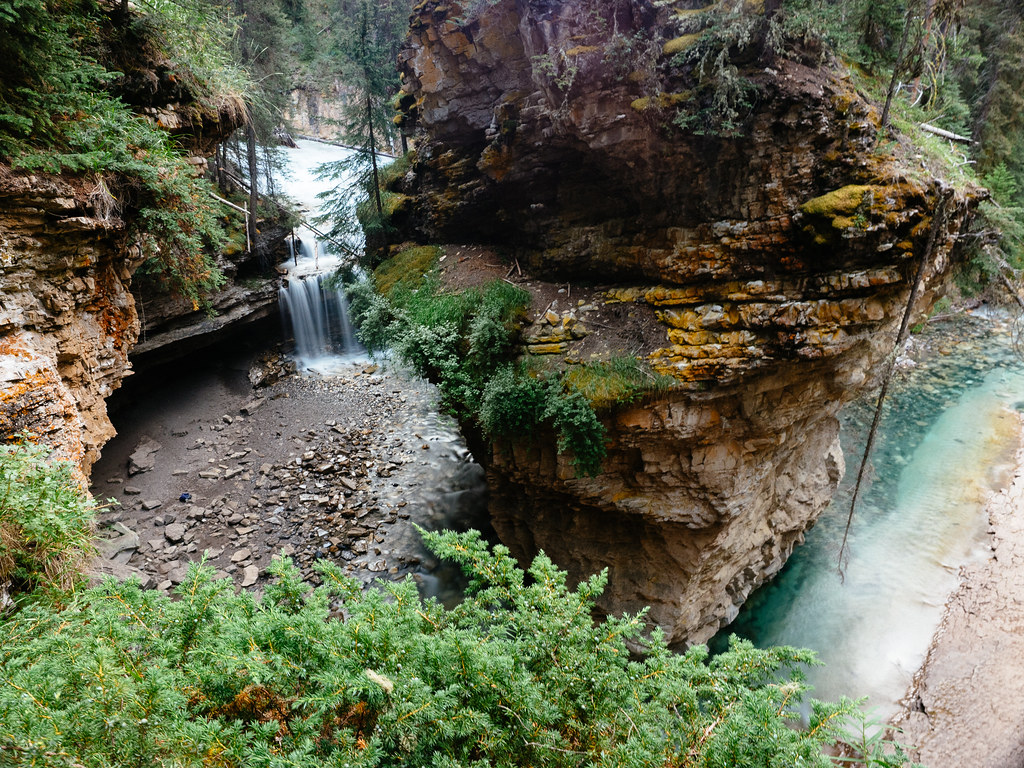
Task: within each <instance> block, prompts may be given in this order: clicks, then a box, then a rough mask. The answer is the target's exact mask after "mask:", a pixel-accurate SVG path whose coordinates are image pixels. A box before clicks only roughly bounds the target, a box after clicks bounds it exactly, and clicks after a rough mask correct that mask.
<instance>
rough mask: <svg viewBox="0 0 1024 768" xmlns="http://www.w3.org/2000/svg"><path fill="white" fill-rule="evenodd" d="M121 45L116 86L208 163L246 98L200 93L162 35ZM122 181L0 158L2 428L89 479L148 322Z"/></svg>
mask: <svg viewBox="0 0 1024 768" xmlns="http://www.w3.org/2000/svg"><path fill="white" fill-rule="evenodd" d="M139 29H142V27H139V28H136V27H135V26H133V25H127V26H126V27H125V28H124V29H122V28H121V27H117V29H115V30H113V31H111V30H107V31H106V32H105V34H108V35H115V37H116V34H122V33H123V34H125V35H128V36H129V38H131V36H132V35H136V34H137V33H139V32H138V30H139ZM126 30H127V31H126ZM139 34H141V33H139ZM106 42H108V43H111V45H113V43H112V42H111V41H110V40H108V41H106ZM121 44H122V46H123V47H121V48H117V47H112V48H110V49H109V50H108V51H107V53H109V54H110V56H111V57H112V58H113V61H112V62H108V63H112V64H113V65H120V66H119V68H120V71H122V72H124V73H125V74H124V76H123V77H122V78H121V80H120V81H119V82H118V83H117V84H116V86H117V87H118V89H119V96H121V97H122V98H123V100H124V101H125V102H126V103H128V104H131V105H132V106H133V107H134V108H136V109H137V110H138V111H139V112H140V113H142V114H145V115H148V116H149V117H150V118H151V119H152V120H153V121H154V122H155V123H156V124H157V125H159V126H161V127H162V128H164V129H165V130H167V131H168V132H169V133H171V134H172V135H173V136H174V137H175V139H176V141H177V142H179V143H180V145H182V146H184V147H186V148H187V149H189V150H191V151H192V152H193V153H194V154H193V155H192V156H191V157H190V162H191V164H192V165H194V166H195V167H196V168H197V172H199V170H198V169H201V168H203V167H204V166H205V162H206V161H205V159H204V158H203V157H202V154H203V153H204V152H206V151H208V150H210V149H211V148H212V147H213V146H214V144H215V143H216V142H217V141H220V140H222V139H223V138H224V137H225V136H226V135H227V134H229V133H230V132H231V131H233V130H234V129H235V128H236V127H237V126H238V125H239V124H240V122H241V120H242V119H243V116H244V112H243V111H242V109H241V102H240V101H238V100H237V99H233V98H225V99H223V100H222V101H221V102H220V104H219V105H218V106H212V105H210V104H203V103H200V102H199V100H198V99H197V97H196V94H195V93H194V92H192V91H191V90H190V89H189V87H188V86H187V82H188V81H187V80H186V79H183V78H181V77H180V76H179V75H178V74H175V71H174V68H173V67H172V65H171V63H170V62H168V61H167V60H166V59H165V58H164V57H163V56H162V54H160V53H159V51H158V50H157V47H155V46H154V43H153V41H144V40H142V39H141V38H140V39H135V38H132V39H129V40H121ZM119 56H120V57H121V58H120V59H118V57H119ZM121 181H123V180H121V179H118V178H115V177H114V176H112V175H111V176H107V177H104V176H103V175H101V174H89V175H80V174H78V175H76V174H66V175H51V174H32V173H26V172H17V171H13V170H11V169H10V168H8V167H7V166H5V165H0V437H2V438H3V439H4V440H10V439H12V437H13V436H14V435H16V434H18V433H20V432H29V433H31V436H32V439H34V440H38V441H40V442H44V443H46V444H48V445H51V446H53V448H54V450H55V453H56V455H57V456H60V457H62V458H66V459H69V460H71V461H73V462H74V463H76V464H77V465H78V467H79V468H80V469H81V471H82V473H83V475H82V477H83V479H84V477H85V476H87V475H88V473H89V469H90V467H91V466H92V464H93V462H95V461H96V459H97V458H98V456H99V450H100V448H101V447H102V446H103V444H104V443H105V442H106V441H107V440H109V439H110V438H111V437H113V435H114V429H113V427H112V426H111V424H110V420H109V418H108V417H107V409H106V402H105V399H106V398H107V397H108V396H109V395H110V394H111V392H113V391H114V390H115V389H117V388H118V387H119V386H120V384H121V380H122V379H123V378H124V377H125V376H126V375H128V374H129V373H130V366H129V361H128V354H129V351H130V350H131V349H132V347H133V345H134V344H135V342H136V340H137V338H138V335H139V330H140V323H139V319H138V315H137V312H136V303H135V299H134V298H133V296H132V294H131V292H130V290H129V286H130V283H131V280H132V273H133V271H134V270H135V269H136V268H137V267H138V266H139V265H140V264H141V263H142V261H143V254H142V250H141V248H140V247H139V246H138V244H136V243H135V242H134V241H133V239H132V235H131V224H132V222H133V219H134V217H135V216H136V214H137V211H136V210H134V209H133V208H132V203H131V202H130V201H131V200H133V199H135V197H134V196H133V195H132V194H131V192H130V190H129V191H125V190H120V189H119V184H120V183H121ZM121 192H124V194H121ZM118 197H120V198H122V199H121V201H119V200H118V199H117V198H118Z"/></svg>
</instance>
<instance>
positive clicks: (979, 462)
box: [715, 318, 1024, 717]
mask: <svg viewBox="0 0 1024 768" xmlns="http://www.w3.org/2000/svg"><path fill="white" fill-rule="evenodd" d="M913 344H914V345H916V346H917V347H918V353H919V358H920V361H919V362H918V363H916V364H913V363H908V365H906V366H904V368H903V370H902V372H901V373H900V374H898V376H899V380H898V385H897V386H895V387H894V390H895V391H894V392H893V393H892V394H890V399H889V400H888V401H887V403H886V406H885V410H884V413H883V419H882V422H881V426H880V431H879V436H878V440H877V443H876V447H875V451H874V454H873V456H872V458H871V464H870V468H869V473H868V478H869V486H868V487H867V489H866V491H865V490H864V489H862V492H861V500H860V501H859V502H858V508H857V511H856V515H855V518H854V521H853V527H852V531H851V555H850V560H849V564H848V567H847V569H846V571H845V581H844V580H843V579H842V578H841V577H840V575H839V573H838V567H837V557H838V549H839V544H840V541H841V539H842V535H843V528H844V526H845V522H846V516H847V513H848V510H849V497H850V492H851V485H852V481H853V480H854V479H855V477H856V473H857V467H858V465H859V462H860V457H861V454H862V452H863V445H864V440H865V439H866V434H867V428H868V426H869V424H870V422H871V418H872V415H873V409H874V400H873V399H870V398H869V399H866V400H863V401H860V402H857V403H853V404H851V406H849V407H848V408H847V410H846V411H845V413H844V416H843V428H842V441H843V449H844V452H845V454H846V463H847V477H846V479H845V480H844V482H843V484H842V486H841V488H840V492H839V494H837V496H836V499H835V500H834V502H833V504H832V505H831V506H830V507H829V509H828V510H826V512H825V513H824V514H823V515H822V516H821V518H820V519H819V521H818V522H817V524H816V526H815V527H814V528H813V529H812V530H811V531H810V532H808V534H807V540H806V543H805V544H804V545H803V546H801V547H798V548H797V550H796V551H795V552H794V554H793V556H792V557H791V559H790V561H789V563H788V564H787V565H786V567H785V568H784V569H783V571H782V572H781V573H780V574H779V576H778V577H777V578H776V579H775V580H774V581H773V582H771V583H770V584H768V585H766V586H765V587H763V588H762V589H761V590H759V591H758V592H756V593H755V594H754V595H752V596H751V598H750V600H748V602H747V604H746V605H745V606H744V608H743V609H742V610H741V612H740V615H739V617H738V618H737V620H736V621H735V622H734V623H733V624H732V625H731V626H730V627H729V628H728V629H727V630H726V631H725V632H723V633H722V635H720V636H719V637H718V638H716V641H715V646H717V647H720V646H721V645H723V644H724V638H725V637H726V636H727V635H728V634H730V633H736V634H738V635H740V636H742V637H746V638H749V639H751V640H753V641H754V642H755V643H756V644H758V645H762V646H766V645H781V644H785V645H795V646H802V647H808V648H811V649H813V650H815V651H817V652H818V654H819V657H820V658H821V660H822V661H824V662H825V666H824V667H818V668H814V669H811V670H809V672H808V678H809V682H810V683H811V684H812V685H813V686H814V687H815V695H816V696H817V697H819V698H823V699H835V698H838V697H839V696H840V695H847V696H852V697H861V696H868V697H869V705H870V706H874V707H877V709H878V713H879V714H880V715H881V716H882V717H886V716H889V715H891V714H892V713H894V712H895V711H896V708H897V707H896V703H897V702H898V700H899V699H900V698H901V697H902V696H903V694H904V693H905V691H906V688H907V685H908V684H909V682H910V680H911V678H912V676H913V674H914V672H915V671H916V670H917V668H918V667H919V666H920V664H921V663H922V661H923V659H924V656H925V653H926V652H927V648H928V645H929V643H930V641H931V637H932V635H933V633H934V631H935V629H936V627H937V625H938V622H939V621H940V619H941V616H942V610H943V605H944V603H945V600H946V598H947V596H948V595H949V593H950V592H951V591H952V590H953V589H954V588H955V586H956V583H957V573H958V571H959V568H960V566H961V565H962V564H964V563H966V562H969V561H971V560H972V559H976V558H978V557H981V556H983V555H984V554H985V547H986V545H987V541H986V536H985V534H986V531H987V527H988V523H987V519H986V517H985V515H984V502H985V500H986V497H987V495H988V493H989V492H991V491H993V490H995V489H998V488H1001V487H1003V486H1004V485H1005V484H1006V483H1007V480H1008V473H1009V471H1010V469H1011V468H1012V462H1013V457H1014V453H1015V451H1016V447H1017V440H1018V432H1017V419H1016V416H1015V414H1014V410H1015V409H1016V408H1017V407H1019V404H1020V402H1021V401H1022V400H1024V365H1022V363H1021V361H1020V360H1019V359H1018V358H1017V357H1016V356H1015V355H1014V351H1013V347H1012V343H1011V334H1010V329H1009V326H1008V324H1007V323H1006V322H990V321H986V320H981V319H971V318H964V319H963V320H962V321H959V322H958V323H957V324H956V325H955V326H953V325H945V326H941V325H940V326H934V327H929V328H927V329H926V331H925V332H924V333H923V334H921V335H919V336H916V337H914V342H913Z"/></svg>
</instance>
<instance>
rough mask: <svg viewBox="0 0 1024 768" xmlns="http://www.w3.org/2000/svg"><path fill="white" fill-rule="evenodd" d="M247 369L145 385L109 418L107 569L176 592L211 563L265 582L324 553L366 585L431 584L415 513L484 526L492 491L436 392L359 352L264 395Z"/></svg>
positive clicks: (103, 470)
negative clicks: (410, 579)
mask: <svg viewBox="0 0 1024 768" xmlns="http://www.w3.org/2000/svg"><path fill="white" fill-rule="evenodd" d="M249 363H250V360H249V358H246V357H244V356H240V357H239V358H238V359H235V360H231V359H227V360H224V361H221V363H220V364H219V365H217V366H215V367H214V369H213V370H203V371H201V372H197V373H195V374H188V375H185V376H183V377H182V378H181V379H178V380H176V381H174V382H171V383H170V384H169V385H167V386H162V387H158V388H150V389H149V390H148V391H146V392H144V393H143V392H141V391H140V392H139V393H138V394H136V395H135V397H134V401H132V402H126V403H125V404H124V405H123V406H122V408H121V409H120V411H119V412H118V413H116V414H115V418H114V421H115V425H116V426H117V427H118V430H119V436H118V438H116V439H115V440H114V441H112V442H111V443H110V444H109V445H108V446H107V447H106V448H105V449H104V452H103V457H102V459H101V460H100V462H99V463H97V465H96V467H95V468H94V471H93V493H94V495H95V496H96V497H97V498H107V497H112V498H114V499H115V500H116V501H117V502H118V506H115V507H112V508H111V509H109V510H107V511H106V512H104V513H103V514H102V515H101V518H100V522H101V534H102V535H103V536H104V537H105V539H106V540H105V541H103V542H101V550H102V554H103V555H104V556H105V558H106V560H105V561H103V562H101V563H100V570H101V571H106V572H112V573H115V574H116V575H121V576H124V575H128V574H132V573H134V574H135V575H138V576H139V577H140V578H142V579H143V581H144V582H145V583H146V584H148V585H149V586H156V587H159V588H161V589H170V588H172V587H173V586H174V585H175V584H177V583H178V582H180V581H181V580H182V578H184V575H185V573H186V571H187V568H188V565H189V563H191V562H194V561H198V560H200V559H204V558H205V561H206V563H207V564H209V565H211V566H212V567H214V568H215V569H216V570H217V572H218V575H219V576H222V577H223V576H230V577H232V578H234V579H235V580H236V581H237V583H238V584H239V585H240V586H244V587H258V586H259V585H260V584H261V583H262V582H263V581H264V580H265V571H266V568H267V566H268V565H269V564H270V561H271V558H272V556H274V555H275V554H281V553H282V552H283V553H284V554H287V555H289V556H291V557H292V558H293V559H294V560H295V562H296V563H298V564H299V565H300V566H302V567H303V568H304V569H305V570H307V572H308V570H309V568H310V566H311V565H312V564H313V563H314V562H315V561H316V560H317V559H320V558H325V557H326V558H330V559H331V560H333V561H335V562H337V563H339V564H341V565H342V566H343V567H344V568H345V570H346V571H347V572H349V573H350V574H351V575H353V576H355V577H357V578H360V579H362V580H363V581H369V580H372V579H374V578H391V579H399V578H404V577H405V575H406V574H409V573H412V574H414V576H415V577H416V578H417V579H419V580H424V579H425V580H427V581H430V582H432V583H433V582H437V581H438V579H437V577H436V575H433V573H432V572H433V571H434V570H435V568H436V566H437V563H436V562H435V561H434V560H433V559H432V558H430V556H429V555H428V554H427V553H426V552H424V551H423V549H422V547H421V545H420V543H419V535H418V534H417V533H416V531H415V530H414V528H413V526H412V523H418V524H420V525H422V526H424V527H426V528H440V527H459V528H464V527H469V526H477V527H478V526H479V524H480V522H481V521H480V520H479V519H478V517H477V516H478V515H479V513H480V512H481V510H482V509H483V506H484V494H485V490H484V487H485V486H484V481H483V473H482V470H481V469H480V468H479V467H478V466H477V465H476V464H474V463H472V462H471V460H470V458H469V455H468V452H467V451H466V449H465V447H464V446H463V445H462V443H461V439H460V438H459V437H458V434H457V432H456V431H455V429H454V426H453V425H450V424H448V423H446V421H445V420H443V419H441V418H439V417H438V416H437V415H436V413H435V410H436V409H435V407H434V392H433V388H432V387H430V385H428V384H426V383H424V382H422V381H419V380H415V379H412V378H410V377H408V376H406V375H403V374H401V373H396V372H393V371H392V372H388V371H385V370H382V369H379V368H378V366H376V365H370V364H368V363H367V362H366V361H361V362H352V363H350V364H348V365H345V366H342V367H341V368H340V369H339V372H338V374H337V375H336V376H333V377H330V378H324V377H319V376H309V375H307V376H297V375H285V376H284V378H282V379H281V380H280V381H278V382H277V383H276V384H273V385H271V386H264V387H261V388H259V389H254V388H253V387H252V385H251V384H250V381H249V376H248V374H249ZM275 365H276V363H274V364H272V365H271V368H273V367H274V366H275ZM278 372H280V371H278ZM139 389H140V390H141V388H139ZM184 494H187V496H185V495H184ZM182 499H184V500H182ZM125 566H127V568H126V567H125ZM131 569H134V570H131ZM443 581H444V579H441V582H442V583H443Z"/></svg>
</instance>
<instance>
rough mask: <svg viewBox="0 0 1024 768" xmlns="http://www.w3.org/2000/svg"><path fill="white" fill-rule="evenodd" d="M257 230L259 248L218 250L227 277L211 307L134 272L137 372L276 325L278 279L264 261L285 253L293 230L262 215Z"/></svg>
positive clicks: (134, 357) (278, 258) (134, 359)
mask: <svg viewBox="0 0 1024 768" xmlns="http://www.w3.org/2000/svg"><path fill="white" fill-rule="evenodd" d="M259 232H260V249H261V250H260V251H258V252H257V249H255V248H254V249H250V250H245V249H243V248H241V247H240V246H238V245H233V244H230V243H229V246H228V249H227V250H226V252H225V253H221V254H218V255H217V258H216V262H217V267H218V269H219V270H220V272H221V274H222V275H224V278H225V282H224V285H222V286H221V287H220V289H218V290H217V291H216V292H215V293H214V294H212V295H211V296H210V297H209V305H208V306H205V307H203V306H200V307H196V306H195V305H194V304H193V303H192V302H190V301H188V300H187V299H185V298H183V297H182V296H180V295H178V294H177V293H175V292H173V291H172V290H170V289H169V288H168V287H167V285H166V284H165V282H164V281H163V280H161V279H160V277H159V276H156V277H155V278H153V277H151V276H147V275H136V276H135V279H134V280H133V283H132V295H133V296H134V297H135V304H136V307H137V309H138V312H139V318H140V321H141V325H140V331H139V339H138V343H136V344H135V345H134V346H133V347H132V350H131V362H132V365H133V367H134V368H135V370H136V371H138V372H142V371H144V370H147V369H150V368H153V367H155V366H159V365H162V364H164V363H168V362H173V361H176V360H179V359H181V358H186V357H190V356H192V355H194V354H195V353H196V352H197V351H199V350H201V349H204V348H206V347H210V346H213V345H215V344H220V343H222V342H225V341H227V340H228V339H231V338H235V337H237V336H239V335H241V334H246V333H249V332H250V331H253V332H255V331H256V330H257V329H258V328H259V327H261V326H263V325H264V324H266V323H270V324H273V325H275V326H276V323H277V322H278V304H277V294H278V289H279V288H280V279H279V275H278V274H277V272H276V271H274V270H268V267H267V266H266V264H268V263H272V264H277V263H279V262H281V261H283V260H284V259H285V258H287V256H288V248H287V246H286V245H285V240H286V238H287V237H288V236H290V234H291V230H290V229H286V228H284V227H282V226H281V225H280V224H278V223H275V222H272V221H268V220H260V222H259ZM259 254H262V255H259ZM268 271H269V272H270V275H268V274H267V272H268Z"/></svg>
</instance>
